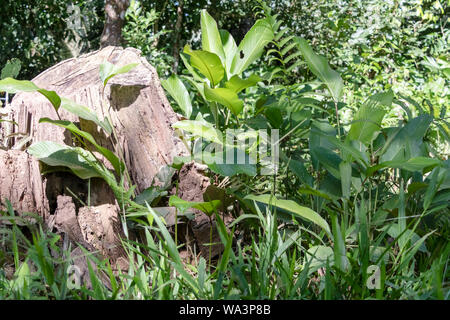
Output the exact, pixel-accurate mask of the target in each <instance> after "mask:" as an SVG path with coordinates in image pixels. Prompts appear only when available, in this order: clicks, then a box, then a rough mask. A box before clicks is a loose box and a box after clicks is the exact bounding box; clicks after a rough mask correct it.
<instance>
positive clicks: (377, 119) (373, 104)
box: [348, 91, 394, 144]
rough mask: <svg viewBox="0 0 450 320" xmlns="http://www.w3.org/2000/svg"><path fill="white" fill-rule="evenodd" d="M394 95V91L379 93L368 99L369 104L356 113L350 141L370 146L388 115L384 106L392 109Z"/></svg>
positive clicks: (349, 135)
mask: <svg viewBox="0 0 450 320" xmlns="http://www.w3.org/2000/svg"><path fill="white" fill-rule="evenodd" d="M393 98H394V94H393V93H392V91H388V92H385V93H377V94H375V95H373V96H371V97H370V98H369V99H367V102H366V103H365V104H364V105H363V106H362V107H361V108H359V110H358V111H357V112H356V114H355V116H354V118H353V121H352V126H351V128H350V131H349V133H348V139H351V140H358V141H361V142H362V143H365V144H369V143H370V142H372V141H373V139H375V137H376V133H377V132H378V131H380V129H381V121H382V120H383V118H384V115H385V114H386V111H385V110H384V108H383V107H382V106H387V107H390V106H391V104H392V99H393Z"/></svg>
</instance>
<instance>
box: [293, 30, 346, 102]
mask: <svg viewBox="0 0 450 320" xmlns="http://www.w3.org/2000/svg"><path fill="white" fill-rule="evenodd" d="M297 43H298V45H299V48H300V51H301V52H302V55H303V57H304V58H305V61H306V63H307V64H308V67H309V69H310V70H311V72H312V73H314V74H315V75H316V77H318V78H319V79H320V81H322V82H323V83H325V84H326V86H327V87H328V90H329V91H330V93H331V95H332V97H333V100H334V101H336V102H338V101H339V100H340V98H341V95H342V88H343V87H344V82H343V81H342V78H341V76H340V75H339V73H337V72H336V71H334V70H333V69H331V68H330V66H329V65H328V61H327V59H326V58H324V57H322V56H319V55H317V54H316V53H314V51H313V50H312V48H311V47H310V45H309V44H308V42H307V41H306V40H305V39H302V38H298V39H297Z"/></svg>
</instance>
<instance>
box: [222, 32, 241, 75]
mask: <svg viewBox="0 0 450 320" xmlns="http://www.w3.org/2000/svg"><path fill="white" fill-rule="evenodd" d="M219 33H220V38H221V40H222V47H223V51H224V53H225V70H226V72H227V78H228V79H230V78H231V64H232V63H233V59H234V57H235V56H236V54H237V53H238V48H237V45H236V42H235V41H234V38H233V36H232V35H231V34H230V33H229V32H228V31H226V30H220V31H219Z"/></svg>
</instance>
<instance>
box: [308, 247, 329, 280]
mask: <svg viewBox="0 0 450 320" xmlns="http://www.w3.org/2000/svg"><path fill="white" fill-rule="evenodd" d="M306 257H307V258H308V261H310V263H309V270H308V274H311V273H313V272H316V271H317V270H318V269H320V268H323V267H325V266H326V265H328V266H330V267H331V266H333V265H334V260H333V248H331V247H328V246H313V247H311V248H309V249H308V251H306Z"/></svg>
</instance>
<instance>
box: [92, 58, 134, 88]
mask: <svg viewBox="0 0 450 320" xmlns="http://www.w3.org/2000/svg"><path fill="white" fill-rule="evenodd" d="M137 65H139V63H130V64H127V65H125V66H122V67H119V66H116V65H113V64H112V63H110V62H108V61H105V62H103V63H102V64H101V65H100V79H101V80H102V82H103V86H106V84H107V83H108V81H109V80H110V79H111V78H112V77H115V76H117V75H119V74H123V73H127V72H130V71H131V70H132V69H134V68H135V67H136V66H137Z"/></svg>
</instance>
